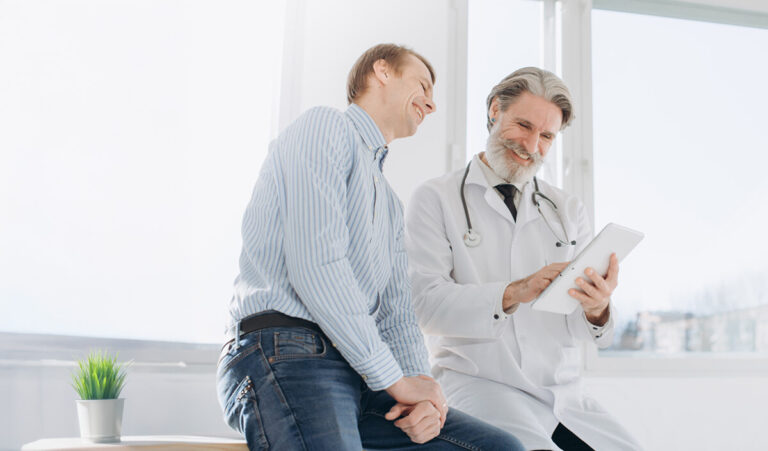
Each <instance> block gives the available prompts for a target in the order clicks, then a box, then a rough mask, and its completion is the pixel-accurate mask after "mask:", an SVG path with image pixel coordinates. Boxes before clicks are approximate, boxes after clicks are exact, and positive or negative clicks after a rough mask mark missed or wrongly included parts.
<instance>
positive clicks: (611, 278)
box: [606, 253, 619, 288]
mask: <svg viewBox="0 0 768 451" xmlns="http://www.w3.org/2000/svg"><path fill="white" fill-rule="evenodd" d="M606 280H608V282H609V283H611V284H612V286H613V287H614V288H615V287H616V285H618V284H619V258H618V257H616V254H615V253H613V254H611V262H610V264H609V265H608V274H607V277H606Z"/></svg>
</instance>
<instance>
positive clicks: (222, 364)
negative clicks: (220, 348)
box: [217, 342, 261, 374]
mask: <svg viewBox="0 0 768 451" xmlns="http://www.w3.org/2000/svg"><path fill="white" fill-rule="evenodd" d="M259 349H261V342H256V343H253V344H251V345H247V346H242V347H240V349H238V350H235V351H233V350H232V347H231V346H230V347H229V351H228V352H226V353H223V354H222V355H221V357H219V363H218V368H217V372H218V373H219V374H224V373H225V372H227V371H228V370H229V369H230V368H232V367H233V366H234V365H235V364H236V363H237V362H240V361H241V360H243V359H244V358H246V357H248V356H249V355H251V354H253V353H254V352H256V351H258V350H259Z"/></svg>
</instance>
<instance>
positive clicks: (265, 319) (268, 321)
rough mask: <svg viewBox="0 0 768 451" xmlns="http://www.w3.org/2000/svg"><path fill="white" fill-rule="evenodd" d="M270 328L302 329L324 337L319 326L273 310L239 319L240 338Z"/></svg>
mask: <svg viewBox="0 0 768 451" xmlns="http://www.w3.org/2000/svg"><path fill="white" fill-rule="evenodd" d="M270 327H303V328H306V329H310V330H314V331H315V332H318V333H320V334H322V335H325V334H323V330H322V329H320V326H318V325H317V324H315V323H313V322H312V321H307V320H305V319H301V318H294V317H292V316H288V315H285V314H283V313H280V312H276V311H274V310H273V311H270V312H268V313H257V314H256V315H251V316H248V317H246V318H243V319H241V320H240V336H243V335H245V334H247V333H251V332H254V331H257V330H261V329H268V328H270Z"/></svg>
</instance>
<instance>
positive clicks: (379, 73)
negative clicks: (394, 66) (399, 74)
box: [373, 59, 392, 86]
mask: <svg viewBox="0 0 768 451" xmlns="http://www.w3.org/2000/svg"><path fill="white" fill-rule="evenodd" d="M373 77H374V78H375V79H376V82H377V83H378V84H380V85H381V86H385V85H387V84H388V83H389V79H390V77H392V70H391V69H390V67H389V64H387V62H386V61H385V60H383V59H380V60H376V61H375V62H374V63H373Z"/></svg>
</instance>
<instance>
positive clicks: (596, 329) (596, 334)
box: [584, 311, 613, 340]
mask: <svg viewBox="0 0 768 451" xmlns="http://www.w3.org/2000/svg"><path fill="white" fill-rule="evenodd" d="M611 313H612V312H610V311H609V314H608V321H606V322H605V324H603V325H602V326H596V325H594V324H592V323H590V322H589V320H588V319H587V314H586V313H585V314H584V321H586V322H587V328H589V333H591V334H592V338H594V339H595V340H597V339H598V338H600V337H602V336H603V334H604V333H605V332H606V331H608V330H611V328H612V327H613V315H612V314H611Z"/></svg>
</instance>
